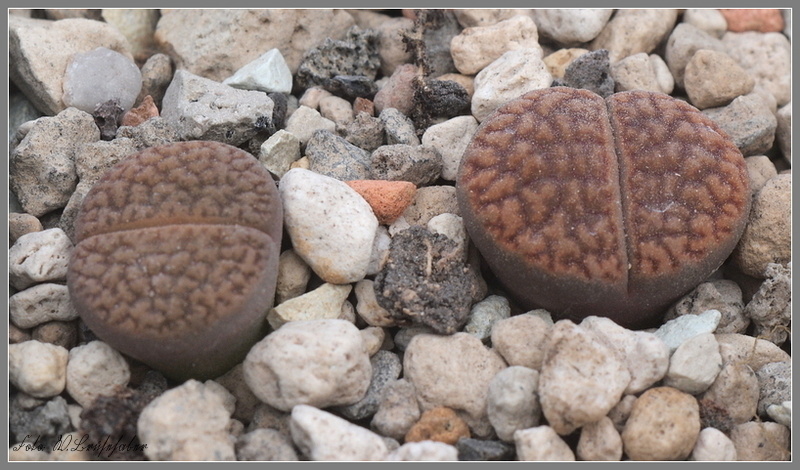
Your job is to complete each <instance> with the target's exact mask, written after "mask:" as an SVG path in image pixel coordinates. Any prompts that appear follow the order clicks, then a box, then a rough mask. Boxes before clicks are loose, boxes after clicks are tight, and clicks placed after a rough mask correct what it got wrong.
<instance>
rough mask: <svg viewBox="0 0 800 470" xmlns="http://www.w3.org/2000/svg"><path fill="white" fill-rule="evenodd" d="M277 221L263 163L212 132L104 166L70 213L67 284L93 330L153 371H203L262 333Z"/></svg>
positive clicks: (235, 357)
mask: <svg viewBox="0 0 800 470" xmlns="http://www.w3.org/2000/svg"><path fill="white" fill-rule="evenodd" d="M282 226H283V211H282V207H281V204H280V197H279V195H278V192H277V188H276V187H275V184H274V182H273V181H272V178H271V177H270V174H269V172H268V171H267V170H266V169H265V168H264V167H263V166H262V165H261V164H260V163H259V162H258V161H257V160H256V159H255V158H254V157H253V156H251V155H250V154H248V153H246V152H244V151H242V150H239V149H237V148H235V147H231V146H229V145H225V144H221V143H216V142H180V143H174V144H168V145H164V146H160V147H153V148H149V149H146V150H143V151H142V152H140V153H138V154H135V155H132V156H130V157H128V158H127V159H125V160H123V161H122V162H120V163H119V164H117V165H116V166H115V167H113V168H112V169H111V170H110V171H109V172H108V173H107V174H105V175H104V176H103V178H102V179H101V180H100V181H99V182H98V183H97V184H96V185H95V186H94V187H92V190H91V191H90V192H89V194H88V195H87V196H86V198H85V199H84V202H83V206H82V208H81V211H80V213H79V215H78V217H77V219H76V221H75V243H76V246H75V250H74V252H73V255H72V258H71V260H70V265H69V272H68V275H67V284H68V286H69V290H70V295H71V298H72V302H73V303H74V305H75V307H76V309H77V310H78V312H79V313H80V315H81V318H83V320H84V321H85V322H86V324H87V325H88V326H89V328H91V329H92V331H93V332H94V333H95V334H97V336H99V337H100V338H101V339H103V340H105V341H106V342H108V343H109V344H110V345H112V346H114V347H115V348H117V349H118V350H119V351H121V352H123V353H125V354H128V355H130V356H131V357H134V358H136V359H139V360H141V361H142V362H144V363H146V364H148V365H150V366H151V367H153V368H155V369H157V370H160V371H162V372H163V373H164V374H165V375H167V376H169V377H173V378H177V379H183V378H188V377H193V378H200V379H203V378H210V377H215V376H217V375H220V374H222V373H224V372H225V371H226V370H227V369H228V368H230V367H232V366H233V365H235V364H236V363H237V362H239V361H241V360H242V359H243V358H244V356H245V354H246V353H247V351H248V350H249V349H250V347H251V346H252V345H253V344H254V343H255V342H257V341H258V340H260V339H261V338H262V337H263V336H264V334H265V333H266V331H265V328H266V321H265V320H264V318H265V314H266V312H267V311H268V310H269V308H270V307H271V306H272V302H273V297H274V295H275V283H276V274H277V266H278V255H279V250H280V243H281V234H282Z"/></svg>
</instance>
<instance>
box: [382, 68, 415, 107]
mask: <svg viewBox="0 0 800 470" xmlns="http://www.w3.org/2000/svg"><path fill="white" fill-rule="evenodd" d="M418 76H421V73H420V71H419V69H418V68H417V66H416V65H413V64H402V65H400V66H399V67H397V68H395V69H394V72H393V73H392V75H391V76H390V77H389V79H388V80H387V81H386V83H385V84H384V85H383V86H382V87H381V88H380V89H379V90H378V92H377V93H375V98H374V99H373V102H374V103H375V112H377V113H381V112H383V110H385V109H391V108H394V109H396V110H398V111H400V112H401V113H403V114H404V115H406V116H407V115H409V114H411V110H412V109H413V107H414V85H413V83H414V79H415V78H416V77H418Z"/></svg>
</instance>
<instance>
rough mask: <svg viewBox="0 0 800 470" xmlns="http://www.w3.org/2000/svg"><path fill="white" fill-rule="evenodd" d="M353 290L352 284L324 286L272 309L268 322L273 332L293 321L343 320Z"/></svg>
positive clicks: (268, 315) (326, 284)
mask: <svg viewBox="0 0 800 470" xmlns="http://www.w3.org/2000/svg"><path fill="white" fill-rule="evenodd" d="M352 290H353V288H352V286H351V285H350V284H342V285H337V284H328V283H325V284H322V285H321V286H319V287H317V288H316V289H314V290H312V291H310V292H306V293H305V294H302V295H299V296H297V297H294V298H291V299H289V300H286V301H284V302H283V303H281V304H278V305H277V306H275V307H274V308H272V309H270V311H269V313H268V314H267V321H268V322H269V325H270V326H271V327H272V329H273V330H277V329H278V328H280V327H281V326H283V325H285V324H287V323H289V322H293V321H311V320H324V319H334V318H341V317H342V308H344V302H345V300H347V296H348V295H350V291H352Z"/></svg>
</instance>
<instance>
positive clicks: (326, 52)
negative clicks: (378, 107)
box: [295, 26, 381, 89]
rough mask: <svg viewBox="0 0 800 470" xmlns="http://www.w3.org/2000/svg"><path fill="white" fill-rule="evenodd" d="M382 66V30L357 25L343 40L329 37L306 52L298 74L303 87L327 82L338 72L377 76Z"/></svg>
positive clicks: (370, 76) (321, 84) (299, 84)
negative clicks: (380, 42)
mask: <svg viewBox="0 0 800 470" xmlns="http://www.w3.org/2000/svg"><path fill="white" fill-rule="evenodd" d="M380 66H381V61H380V56H378V33H377V32H376V31H375V30H372V29H361V28H359V27H358V26H353V27H352V28H350V29H349V30H347V33H346V34H345V37H344V38H343V39H342V40H336V39H331V38H327V39H325V41H324V42H323V43H322V44H321V45H320V46H319V47H315V48H313V49H309V50H308V51H307V52H306V53H305V55H304V56H303V59H302V61H301V62H300V66H299V67H298V69H297V74H296V75H295V84H296V85H297V86H298V87H300V88H303V89H305V88H310V87H312V86H324V85H325V83H326V82H327V80H329V79H331V78H333V77H335V76H337V75H363V76H365V77H368V78H370V79H375V75H376V74H377V72H378V69H379V68H380Z"/></svg>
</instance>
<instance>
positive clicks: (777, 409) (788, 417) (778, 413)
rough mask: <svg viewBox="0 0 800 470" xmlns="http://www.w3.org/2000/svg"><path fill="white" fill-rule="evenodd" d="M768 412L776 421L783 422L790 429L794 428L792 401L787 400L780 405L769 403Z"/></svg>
mask: <svg viewBox="0 0 800 470" xmlns="http://www.w3.org/2000/svg"><path fill="white" fill-rule="evenodd" d="M767 414H768V415H769V417H770V418H772V419H774V420H775V422H777V423H779V424H782V425H784V426H786V427H788V428H789V429H791V428H792V402H790V401H785V402H783V403H781V404H780V405H769V406H768V407H767Z"/></svg>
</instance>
